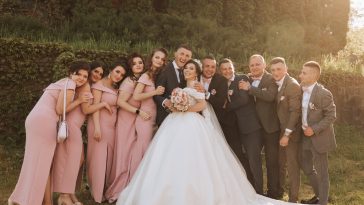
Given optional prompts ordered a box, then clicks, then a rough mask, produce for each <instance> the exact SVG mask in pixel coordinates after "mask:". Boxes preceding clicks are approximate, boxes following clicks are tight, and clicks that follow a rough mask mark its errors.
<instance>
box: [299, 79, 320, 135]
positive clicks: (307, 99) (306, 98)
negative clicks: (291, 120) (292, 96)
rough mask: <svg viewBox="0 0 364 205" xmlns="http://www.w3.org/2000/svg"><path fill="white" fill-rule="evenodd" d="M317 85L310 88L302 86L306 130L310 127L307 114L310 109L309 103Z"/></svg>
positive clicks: (303, 118) (303, 125)
mask: <svg viewBox="0 0 364 205" xmlns="http://www.w3.org/2000/svg"><path fill="white" fill-rule="evenodd" d="M316 84H317V83H314V84H312V85H310V86H302V90H303V96H302V128H303V129H305V128H306V127H308V123H307V113H308V109H309V103H310V98H311V94H312V90H313V88H314V87H315V85H316Z"/></svg>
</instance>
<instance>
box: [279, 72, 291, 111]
mask: <svg viewBox="0 0 364 205" xmlns="http://www.w3.org/2000/svg"><path fill="white" fill-rule="evenodd" d="M288 78H289V76H288V75H286V76H285V78H284V80H283V83H282V87H281V90H280V91H278V94H277V101H278V104H279V103H280V102H281V97H282V96H284V95H283V94H284V91H285V89H286V86H287V81H288ZM284 97H285V96H284Z"/></svg>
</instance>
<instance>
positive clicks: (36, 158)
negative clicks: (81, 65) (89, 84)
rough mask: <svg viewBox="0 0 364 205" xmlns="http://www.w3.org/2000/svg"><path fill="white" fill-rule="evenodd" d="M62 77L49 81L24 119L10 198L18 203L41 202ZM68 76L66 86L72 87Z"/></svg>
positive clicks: (46, 176) (46, 178)
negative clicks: (20, 152) (22, 144)
mask: <svg viewBox="0 0 364 205" xmlns="http://www.w3.org/2000/svg"><path fill="white" fill-rule="evenodd" d="M65 83H66V79H61V80H59V81H57V82H56V83H52V84H50V85H49V86H48V87H47V88H46V89H45V91H44V93H43V95H42V96H41V97H40V99H39V100H38V102H37V104H36V105H35V106H34V108H33V109H32V111H31V112H30V113H29V115H28V116H27V118H26V120H25V131H26V142H25V153H24V160H23V165H22V168H21V172H20V176H19V179H18V183H17V184H16V186H15V189H14V192H13V193H12V194H11V196H10V200H11V201H13V202H16V203H18V204H20V205H33V204H34V205H38V204H42V201H43V197H44V192H45V188H46V184H47V180H48V176H49V175H50V170H51V165H52V161H53V156H54V152H55V149H56V146H57V139H56V136H57V122H58V119H59V117H58V115H57V113H56V104H57V100H58V96H59V94H60V92H61V90H63V89H64V85H65ZM75 88H76V84H75V82H74V81H72V80H71V79H70V80H69V81H68V85H67V89H70V90H75Z"/></svg>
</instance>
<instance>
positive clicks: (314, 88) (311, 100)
mask: <svg viewBox="0 0 364 205" xmlns="http://www.w3.org/2000/svg"><path fill="white" fill-rule="evenodd" d="M318 92H319V87H318V84H316V85H315V87H313V89H312V93H311V96H310V100H309V101H308V108H307V120H308V116H309V115H310V111H311V107H310V104H313V105H315V106H317V105H316V104H315V102H316V101H315V99H316V96H317V95H318Z"/></svg>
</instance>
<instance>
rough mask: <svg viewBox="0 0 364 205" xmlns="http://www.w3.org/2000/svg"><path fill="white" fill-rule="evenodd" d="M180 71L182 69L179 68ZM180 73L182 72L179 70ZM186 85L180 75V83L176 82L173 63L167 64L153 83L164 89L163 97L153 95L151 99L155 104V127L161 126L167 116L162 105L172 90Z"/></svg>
mask: <svg viewBox="0 0 364 205" xmlns="http://www.w3.org/2000/svg"><path fill="white" fill-rule="evenodd" d="M180 69H182V68H180ZM181 71H182V70H181ZM185 85H186V81H185V79H184V77H183V75H181V79H180V82H178V78H177V74H176V70H175V68H174V66H173V63H172V62H171V63H169V64H168V65H166V66H165V67H164V68H163V69H162V71H161V72H160V73H159V75H158V76H157V79H156V81H155V87H158V86H163V87H164V88H165V92H164V94H163V95H155V96H154V97H153V99H154V101H155V103H156V104H157V118H156V123H157V125H158V126H159V125H161V124H162V122H163V120H164V119H165V118H166V117H167V115H168V114H169V112H168V110H167V108H164V107H163V105H162V103H163V101H164V100H165V99H170V96H171V93H172V91H173V89H175V88H177V87H180V88H183V87H185Z"/></svg>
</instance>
